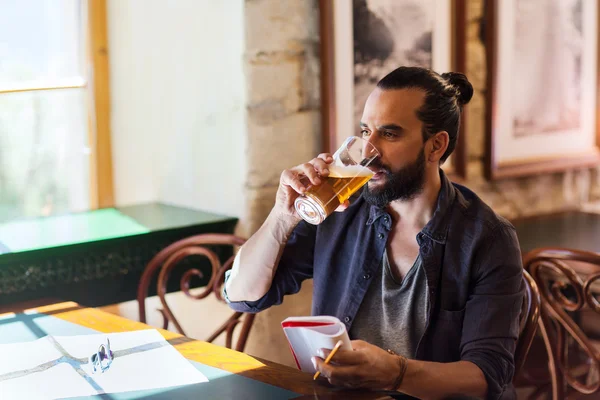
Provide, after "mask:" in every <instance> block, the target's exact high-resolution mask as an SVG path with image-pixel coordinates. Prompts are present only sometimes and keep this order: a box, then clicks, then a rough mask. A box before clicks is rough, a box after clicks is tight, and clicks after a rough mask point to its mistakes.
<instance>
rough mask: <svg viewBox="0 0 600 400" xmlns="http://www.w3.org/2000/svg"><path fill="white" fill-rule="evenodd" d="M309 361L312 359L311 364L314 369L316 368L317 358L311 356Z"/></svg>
mask: <svg viewBox="0 0 600 400" xmlns="http://www.w3.org/2000/svg"><path fill="white" fill-rule="evenodd" d="M310 361H312V363H313V366H314V367H315V369H317V359H316V358H314V357H311V359H310Z"/></svg>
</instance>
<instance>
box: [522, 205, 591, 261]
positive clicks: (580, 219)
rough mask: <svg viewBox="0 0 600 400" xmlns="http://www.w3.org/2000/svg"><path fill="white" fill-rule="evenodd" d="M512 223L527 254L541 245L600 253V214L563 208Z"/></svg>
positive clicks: (523, 251) (523, 250)
mask: <svg viewBox="0 0 600 400" xmlns="http://www.w3.org/2000/svg"><path fill="white" fill-rule="evenodd" d="M511 222H512V223H513V225H514V226H515V228H516V230H517V236H518V237H519V243H520V245H521V251H522V253H523V254H525V253H526V252H528V251H531V250H533V249H535V248H539V247H567V248H573V249H580V250H587V251H592V252H600V242H599V241H598V237H599V235H600V214H595V213H589V212H585V211H563V212H556V213H552V214H546V215H536V216H532V217H524V218H518V219H515V220H513V221H511Z"/></svg>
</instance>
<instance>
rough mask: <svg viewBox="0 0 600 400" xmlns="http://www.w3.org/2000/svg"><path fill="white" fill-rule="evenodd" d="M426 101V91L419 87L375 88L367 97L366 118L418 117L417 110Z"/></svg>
mask: <svg viewBox="0 0 600 400" xmlns="http://www.w3.org/2000/svg"><path fill="white" fill-rule="evenodd" d="M424 101H425V92H424V91H423V90H421V89H417V88H407V89H390V90H383V89H379V88H375V90H373V91H372V92H371V94H370V95H369V97H368V98H367V102H366V104H365V109H364V113H363V120H364V119H372V118H377V119H380V118H392V117H396V118H403V119H412V118H414V119H418V118H417V116H416V114H415V111H416V110H418V109H419V108H420V107H421V106H422V105H423V102H424Z"/></svg>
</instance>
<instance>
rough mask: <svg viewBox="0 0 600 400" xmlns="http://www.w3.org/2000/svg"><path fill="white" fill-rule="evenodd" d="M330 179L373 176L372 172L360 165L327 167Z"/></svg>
mask: <svg viewBox="0 0 600 400" xmlns="http://www.w3.org/2000/svg"><path fill="white" fill-rule="evenodd" d="M327 168H328V169H329V177H330V178H354V177H359V176H365V177H366V176H368V177H371V176H373V171H371V170H370V169H368V168H365V167H363V166H361V165H344V166H341V165H328V166H327Z"/></svg>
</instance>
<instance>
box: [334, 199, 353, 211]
mask: <svg viewBox="0 0 600 400" xmlns="http://www.w3.org/2000/svg"><path fill="white" fill-rule="evenodd" d="M348 207H350V201H348V200H346V201H345V202H343V203H342V204H340V205H339V206H338V208H336V209H335V211H336V212H342V211H345V210H346V209H347V208H348Z"/></svg>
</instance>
